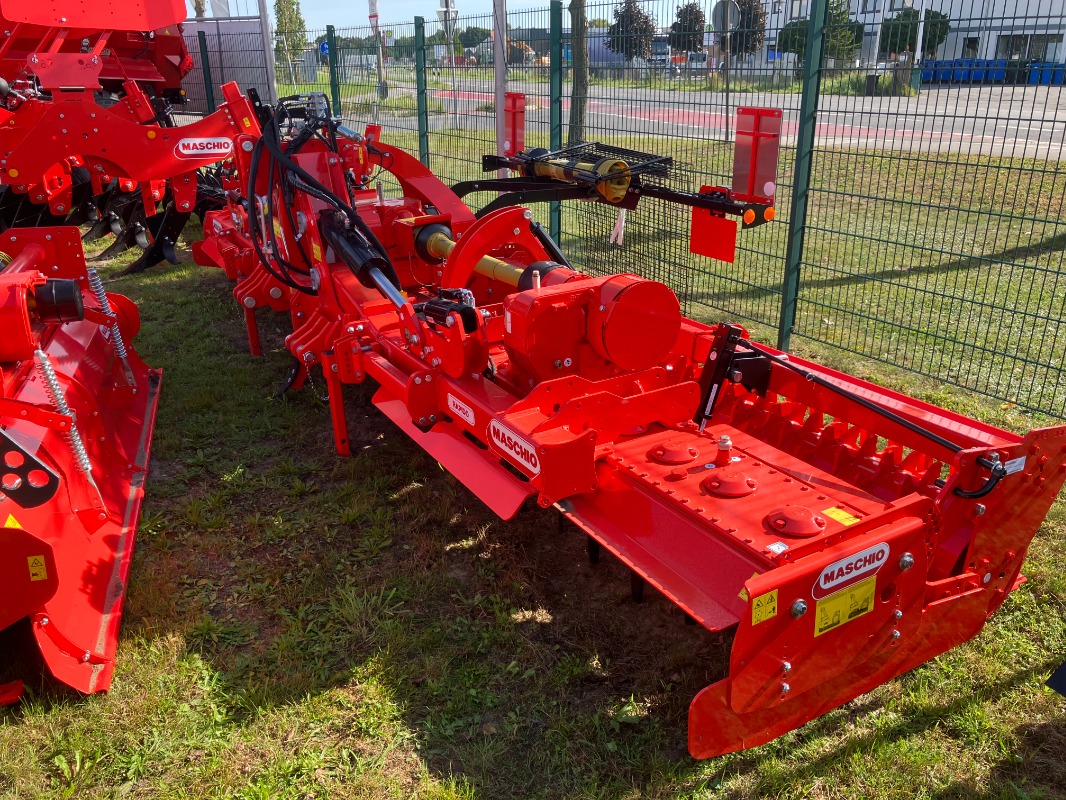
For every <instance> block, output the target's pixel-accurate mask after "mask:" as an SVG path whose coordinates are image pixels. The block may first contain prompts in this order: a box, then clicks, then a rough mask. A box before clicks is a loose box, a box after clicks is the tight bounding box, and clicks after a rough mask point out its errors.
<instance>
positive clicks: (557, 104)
mask: <svg viewBox="0 0 1066 800" xmlns="http://www.w3.org/2000/svg"><path fill="white" fill-rule="evenodd" d="M548 63H549V68H548V69H549V73H548V97H549V101H548V106H549V108H550V111H549V112H548V114H549V117H548V148H549V149H551V150H560V149H562V146H563V2H562V0H551V11H550V13H549V40H548ZM562 217H563V215H562V206H561V205H560V203H559V201H558V200H555V201H552V203H551V205H550V206H549V209H548V233H549V234H550V235H551V237H552V239H554V240H555V243H556V244H558V243H559V236H560V235H561V234H562V227H563V225H562V222H563V220H562Z"/></svg>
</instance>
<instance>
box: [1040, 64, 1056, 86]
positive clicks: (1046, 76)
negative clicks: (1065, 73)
mask: <svg viewBox="0 0 1066 800" xmlns="http://www.w3.org/2000/svg"><path fill="white" fill-rule="evenodd" d="M1054 77H1055V65H1054V64H1041V65H1040V83H1041V84H1043V85H1044V86H1050V85H1051V81H1052V79H1053V78H1054Z"/></svg>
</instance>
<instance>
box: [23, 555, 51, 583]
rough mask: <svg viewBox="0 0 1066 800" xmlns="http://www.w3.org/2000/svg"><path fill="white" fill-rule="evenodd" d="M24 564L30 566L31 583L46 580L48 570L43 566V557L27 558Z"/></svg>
mask: <svg viewBox="0 0 1066 800" xmlns="http://www.w3.org/2000/svg"><path fill="white" fill-rule="evenodd" d="M26 562H27V563H28V564H29V565H30V580H31V581H46V580H48V568H47V567H46V566H45V565H44V556H28V557H27V558H26Z"/></svg>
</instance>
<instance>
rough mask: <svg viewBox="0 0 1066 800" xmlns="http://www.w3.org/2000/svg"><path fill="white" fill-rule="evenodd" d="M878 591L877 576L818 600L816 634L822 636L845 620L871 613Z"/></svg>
mask: <svg viewBox="0 0 1066 800" xmlns="http://www.w3.org/2000/svg"><path fill="white" fill-rule="evenodd" d="M876 592H877V577H876V576H871V577H869V578H867V579H866V580H864V581H862V582H860V583H856V584H855V585H854V586H849V587H848V588H847V589H842V590H841V591H839V592H837V593H836V594H831V595H829V597H826V598H825V599H824V600H819V601H818V610H817V614H816V615H815V618H814V635H815V636H821V635H822V634H823V633H825V632H826V631H831V630H833V628H839V627H840V626H841V625H843V624H844V623H845V622H851V621H852V620H853V619H856V618H858V617H861V616H862V615H863V614H869V613H870V612H871V611H873V608H874V595H875V594H876Z"/></svg>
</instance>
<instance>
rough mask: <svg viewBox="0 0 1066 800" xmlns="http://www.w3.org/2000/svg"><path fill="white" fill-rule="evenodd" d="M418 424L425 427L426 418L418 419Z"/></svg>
mask: <svg viewBox="0 0 1066 800" xmlns="http://www.w3.org/2000/svg"><path fill="white" fill-rule="evenodd" d="M418 424H419V425H425V424H426V418H425V417H419V418H418Z"/></svg>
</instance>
